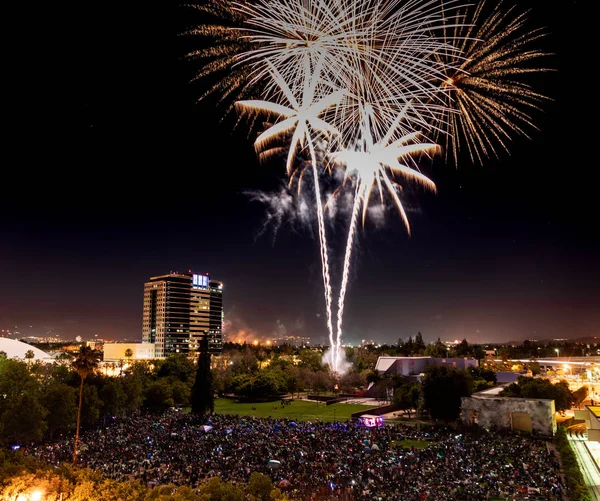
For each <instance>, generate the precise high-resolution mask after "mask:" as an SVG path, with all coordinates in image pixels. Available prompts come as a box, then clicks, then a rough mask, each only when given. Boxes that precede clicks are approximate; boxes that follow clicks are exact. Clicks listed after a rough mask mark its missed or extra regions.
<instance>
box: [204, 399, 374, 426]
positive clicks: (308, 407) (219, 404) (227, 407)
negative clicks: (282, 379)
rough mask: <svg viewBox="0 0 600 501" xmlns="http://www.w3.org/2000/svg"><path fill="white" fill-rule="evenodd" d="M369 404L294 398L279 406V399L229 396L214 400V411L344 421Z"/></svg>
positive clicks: (300, 419) (309, 419) (244, 414)
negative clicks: (238, 399) (239, 399)
mask: <svg viewBox="0 0 600 501" xmlns="http://www.w3.org/2000/svg"><path fill="white" fill-rule="evenodd" d="M371 407H372V406H371V405H356V404H341V403H340V404H333V405H329V406H327V405H325V404H324V403H323V402H319V403H317V402H308V401H305V400H294V401H293V402H292V403H290V404H288V405H285V406H283V407H281V405H280V402H279V400H276V401H274V402H257V403H245V402H244V403H240V402H236V401H235V400H233V399H230V398H218V399H216V400H215V413H217V414H238V415H240V416H257V417H273V418H287V419H294V420H297V421H314V420H315V419H317V418H318V419H319V421H333V420H334V419H335V420H336V421H346V420H347V419H348V420H349V419H350V415H351V414H352V413H353V412H358V411H361V410H364V409H369V408H371Z"/></svg>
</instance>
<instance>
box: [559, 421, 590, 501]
mask: <svg viewBox="0 0 600 501" xmlns="http://www.w3.org/2000/svg"><path fill="white" fill-rule="evenodd" d="M554 444H555V445H556V447H557V448H558V452H559V453H560V459H561V462H562V466H563V471H564V473H565V477H566V479H567V490H568V495H569V499H570V501H592V496H591V495H590V492H589V490H588V488H587V487H586V485H585V482H584V480H583V475H582V474H581V470H580V469H579V463H577V458H576V457H575V453H574V452H573V449H571V445H570V444H569V439H568V438H567V432H566V429H565V428H564V427H562V426H561V427H559V428H558V430H557V432H556V435H555V436H554Z"/></svg>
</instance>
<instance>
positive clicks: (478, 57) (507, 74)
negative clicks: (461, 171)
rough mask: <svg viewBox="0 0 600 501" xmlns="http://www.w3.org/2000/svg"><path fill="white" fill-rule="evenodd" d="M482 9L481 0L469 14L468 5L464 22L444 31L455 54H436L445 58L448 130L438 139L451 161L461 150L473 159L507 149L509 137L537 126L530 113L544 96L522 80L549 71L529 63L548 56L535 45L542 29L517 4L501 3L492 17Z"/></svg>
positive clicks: (455, 160)
mask: <svg viewBox="0 0 600 501" xmlns="http://www.w3.org/2000/svg"><path fill="white" fill-rule="evenodd" d="M486 12H487V10H486V3H485V1H483V2H480V3H479V4H478V5H477V6H476V7H475V8H474V11H473V12H472V14H471V10H470V9H466V10H465V11H464V13H463V14H462V16H464V19H465V23H468V24H458V25H456V27H455V28H454V29H452V30H450V29H446V30H445V31H446V33H445V35H446V37H448V38H449V39H452V40H454V41H455V43H456V44H457V47H458V48H459V52H450V53H444V52H438V53H437V54H436V56H437V57H438V58H440V61H444V62H446V64H445V66H444V67H445V69H446V76H445V78H444V80H443V82H442V85H441V89H440V90H441V91H442V95H443V96H444V97H445V103H446V108H445V109H446V110H447V111H448V113H447V115H446V116H445V117H444V120H443V121H446V122H447V123H448V125H447V129H448V130H447V131H446V130H444V131H443V132H442V133H441V134H439V135H438V139H441V140H442V141H443V142H444V143H445V150H446V160H448V159H449V158H450V157H453V159H454V162H455V163H458V152H459V151H460V150H461V149H463V148H466V149H467V151H468V153H469V156H470V158H471V161H472V162H473V163H475V162H476V161H477V162H479V163H483V161H484V159H485V158H486V157H490V156H494V157H498V151H499V149H502V150H505V151H506V152H508V151H509V142H510V140H511V137H512V136H513V135H515V134H520V135H523V136H525V137H529V136H528V134H527V130H526V129H527V128H533V129H536V128H537V127H536V126H535V124H534V122H533V120H532V118H531V115H530V112H531V111H533V110H539V109H540V105H541V103H543V102H544V101H547V100H548V98H547V97H546V96H544V95H542V94H540V93H538V92H535V91H534V90H533V89H532V87H531V86H530V85H528V84H527V83H526V82H525V81H524V80H523V79H524V77H526V76H528V75H531V74H532V73H540V72H546V71H551V70H550V69H548V68H544V67H540V66H534V65H532V63H536V62H537V60H539V59H540V58H542V57H544V56H549V54H548V53H546V52H544V51H543V50H541V49H537V48H535V42H537V41H538V40H539V39H540V38H542V37H543V36H545V32H544V31H543V29H541V28H537V29H529V27H528V26H527V15H528V13H529V11H527V12H524V13H521V14H518V13H516V8H515V7H512V8H510V9H507V10H505V11H503V6H502V3H501V2H500V3H498V4H497V5H495V7H494V9H493V11H492V12H491V14H490V15H488V14H486Z"/></svg>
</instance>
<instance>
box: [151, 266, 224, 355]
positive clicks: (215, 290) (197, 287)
mask: <svg viewBox="0 0 600 501" xmlns="http://www.w3.org/2000/svg"><path fill="white" fill-rule="evenodd" d="M222 333H223V284H222V283H221V282H218V281H216V280H211V279H210V277H209V276H208V274H206V275H200V274H196V273H192V272H191V271H189V272H186V273H180V272H171V273H169V274H167V275H160V276H156V277H151V278H150V280H149V281H148V282H146V283H145V284H144V309H143V319H142V342H143V343H153V344H154V345H155V355H156V357H166V356H168V355H170V354H173V353H182V354H185V355H190V356H193V355H194V354H195V353H196V351H197V350H198V348H199V347H200V342H201V341H202V340H203V339H207V340H208V346H209V351H210V352H211V353H213V354H220V353H221V348H222V337H223V334H222Z"/></svg>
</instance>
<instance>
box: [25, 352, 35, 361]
mask: <svg viewBox="0 0 600 501" xmlns="http://www.w3.org/2000/svg"><path fill="white" fill-rule="evenodd" d="M34 358H35V353H33V350H27V351H26V352H25V360H27V363H31V361H32V360H33V359H34Z"/></svg>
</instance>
